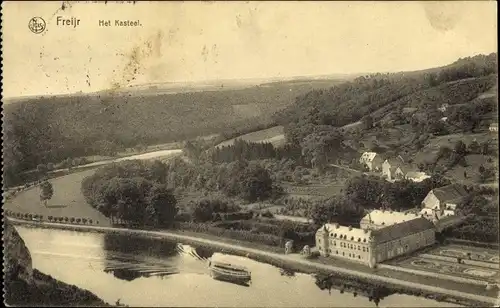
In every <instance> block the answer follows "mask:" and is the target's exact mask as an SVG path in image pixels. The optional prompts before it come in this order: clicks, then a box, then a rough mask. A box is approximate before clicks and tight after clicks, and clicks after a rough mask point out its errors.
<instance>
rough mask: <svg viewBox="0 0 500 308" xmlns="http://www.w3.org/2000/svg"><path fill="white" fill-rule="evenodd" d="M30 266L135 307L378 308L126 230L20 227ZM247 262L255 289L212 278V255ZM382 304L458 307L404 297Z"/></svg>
mask: <svg viewBox="0 0 500 308" xmlns="http://www.w3.org/2000/svg"><path fill="white" fill-rule="evenodd" d="M16 229H17V231H18V232H19V234H20V236H21V237H22V238H23V240H24V241H25V243H26V246H27V247H28V249H29V251H30V253H31V257H32V260H33V267H34V268H36V269H38V270H39V271H41V272H43V273H45V274H48V275H51V276H52V277H54V278H56V279H58V280H61V281H63V282H66V283H69V284H74V285H76V286H78V287H81V288H83V289H87V290H89V291H91V292H93V293H94V294H96V295H97V296H99V297H100V298H102V299H103V300H104V301H106V302H108V303H111V304H114V303H115V302H116V301H117V300H118V299H120V302H121V303H123V304H126V305H130V306H150V307H151V306H191V307H207V306H211V307H214V306H218V307H248V306H250V307H262V306H267V307H300V306H302V307H375V304H374V303H373V302H371V301H369V300H368V299H367V298H366V297H362V296H357V297H354V296H353V294H351V293H348V292H345V293H343V294H341V293H340V292H339V291H337V290H333V289H332V290H331V294H329V292H328V291H323V290H321V289H319V288H318V287H317V286H316V284H315V278H314V277H313V276H312V275H307V274H301V273H287V272H285V271H283V270H281V269H279V268H277V267H274V266H271V265H268V264H265V263H260V262H256V261H254V260H251V259H248V258H244V257H238V256H232V255H227V254H222V253H218V252H215V251H209V250H207V249H200V248H195V247H191V246H188V245H183V244H181V243H174V242H170V241H166V240H163V239H151V238H143V237H132V236H124V235H110V234H100V233H91V232H76V231H63V230H51V229H38V228H32V227H25V226H16ZM209 258H211V259H215V260H221V261H228V262H232V263H235V264H240V265H244V266H246V267H248V268H249V270H250V271H251V272H252V283H251V285H250V286H248V287H246V286H240V285H235V284H231V283H227V282H221V281H217V280H214V279H212V278H211V277H210V275H209V271H208V264H207V262H208V261H207V260H208V259H209ZM379 306H380V307H457V305H453V304H449V303H440V302H437V301H433V300H429V299H425V298H418V297H412V296H406V295H392V296H389V297H387V298H385V299H383V300H382V301H381V302H380V304H379Z"/></svg>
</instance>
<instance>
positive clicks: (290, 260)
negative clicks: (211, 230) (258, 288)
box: [7, 217, 498, 305]
mask: <svg viewBox="0 0 500 308" xmlns="http://www.w3.org/2000/svg"><path fill="white" fill-rule="evenodd" d="M7 219H9V220H11V221H13V222H17V223H21V224H29V225H39V224H42V225H45V226H46V227H53V228H61V229H73V230H78V229H80V230H84V231H85V230H94V231H112V232H123V233H129V234H130V233H131V234H141V235H149V236H155V237H163V238H166V239H171V240H176V241H181V242H182V241H184V242H189V243H194V244H206V245H210V246H212V247H217V248H219V249H228V250H237V251H239V252H243V253H247V254H251V255H255V256H263V257H268V258H272V259H275V260H277V261H281V262H283V263H287V264H300V265H303V266H306V267H309V268H312V269H315V270H322V271H332V272H337V273H341V274H345V275H350V276H355V277H359V278H364V279H369V280H375V281H379V282H384V283H389V284H395V285H399V286H403V287H407V288H413V289H418V290H423V291H426V292H432V293H439V294H443V295H447V296H453V297H457V298H462V299H467V300H474V301H479V302H482V303H488V304H492V305H493V304H495V303H496V302H497V300H498V299H496V298H492V297H487V296H481V295H476V294H471V293H465V292H460V291H455V290H448V289H443V288H438V287H434V286H429V285H424V284H420V283H414V282H409V281H405V280H400V279H394V278H390V277H385V276H379V275H375V274H370V273H363V272H358V271H355V270H350V269H347V268H342V267H337V266H334V265H329V264H328V265H327V264H321V263H317V262H312V261H310V260H306V259H301V258H297V256H294V255H282V254H278V253H274V252H269V251H263V250H258V249H254V248H249V247H244V246H240V245H235V244H229V243H224V242H221V241H215V240H210V239H205V238H199V237H194V236H190V235H184V234H179V233H174V232H168V231H149V230H134V229H127V228H114V227H99V226H88V225H67V224H61V223H48V222H29V221H23V220H19V219H15V218H10V217H9V218H7Z"/></svg>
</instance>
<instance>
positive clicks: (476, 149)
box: [469, 140, 481, 154]
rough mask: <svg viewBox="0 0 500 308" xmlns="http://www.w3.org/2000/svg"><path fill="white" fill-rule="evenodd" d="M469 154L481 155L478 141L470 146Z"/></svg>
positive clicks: (474, 141)
mask: <svg viewBox="0 0 500 308" xmlns="http://www.w3.org/2000/svg"><path fill="white" fill-rule="evenodd" d="M469 152H470V153H473V154H479V153H480V152H481V146H480V145H479V143H478V142H477V141H476V140H473V141H472V142H471V143H470V144H469Z"/></svg>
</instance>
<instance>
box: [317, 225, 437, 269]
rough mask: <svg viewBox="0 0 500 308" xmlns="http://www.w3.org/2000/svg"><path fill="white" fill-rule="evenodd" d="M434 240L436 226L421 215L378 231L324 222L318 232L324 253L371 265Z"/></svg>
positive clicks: (320, 249)
mask: <svg viewBox="0 0 500 308" xmlns="http://www.w3.org/2000/svg"><path fill="white" fill-rule="evenodd" d="M434 242H435V231H434V225H433V224H432V223H431V222H430V221H429V220H427V219H425V218H422V217H418V218H416V219H411V220H408V221H404V222H401V223H395V224H392V225H390V226H387V227H383V228H380V229H376V230H370V229H359V228H352V227H345V226H340V225H339V224H336V223H335V224H325V225H324V226H323V227H321V228H320V229H319V230H318V231H317V232H316V247H317V248H318V251H319V252H320V254H321V255H322V256H331V257H334V258H342V259H348V260H352V261H355V262H359V263H362V264H365V265H368V266H370V267H374V266H375V265H376V264H377V263H380V262H383V261H385V260H388V259H392V258H394V257H397V256H400V255H403V254H407V253H411V252H413V251H415V250H418V249H420V248H423V247H425V246H428V245H432V244H434Z"/></svg>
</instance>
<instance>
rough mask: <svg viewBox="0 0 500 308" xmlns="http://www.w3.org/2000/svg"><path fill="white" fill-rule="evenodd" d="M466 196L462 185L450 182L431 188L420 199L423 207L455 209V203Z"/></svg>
mask: <svg viewBox="0 0 500 308" xmlns="http://www.w3.org/2000/svg"><path fill="white" fill-rule="evenodd" d="M466 196H467V192H466V191H465V189H464V187H463V186H461V185H459V184H451V185H448V186H443V187H439V188H435V189H433V190H431V191H430V192H429V193H428V194H427V196H426V197H425V199H424V200H423V201H422V206H423V208H424V209H431V210H433V211H440V212H442V213H444V211H445V210H449V211H455V209H456V207H457V204H458V203H460V202H461V201H462V200H463V199H464V198H465V197H466Z"/></svg>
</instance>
